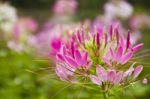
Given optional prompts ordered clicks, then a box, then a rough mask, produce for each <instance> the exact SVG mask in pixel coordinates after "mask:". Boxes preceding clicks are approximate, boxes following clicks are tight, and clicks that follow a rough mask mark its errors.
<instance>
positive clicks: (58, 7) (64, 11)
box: [53, 0, 77, 15]
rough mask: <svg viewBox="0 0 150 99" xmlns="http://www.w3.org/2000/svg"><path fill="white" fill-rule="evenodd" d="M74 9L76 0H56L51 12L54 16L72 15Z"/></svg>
mask: <svg viewBox="0 0 150 99" xmlns="http://www.w3.org/2000/svg"><path fill="white" fill-rule="evenodd" d="M76 9H77V1H76V0H57V1H56V3H55V5H54V7H53V11H54V13H55V14H56V15H70V14H71V15H72V14H74V13H75V11H76Z"/></svg>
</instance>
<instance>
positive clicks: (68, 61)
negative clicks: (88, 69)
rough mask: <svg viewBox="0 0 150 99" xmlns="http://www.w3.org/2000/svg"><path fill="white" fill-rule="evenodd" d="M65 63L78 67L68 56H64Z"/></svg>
mask: <svg viewBox="0 0 150 99" xmlns="http://www.w3.org/2000/svg"><path fill="white" fill-rule="evenodd" d="M65 61H66V62H67V63H68V64H69V65H71V66H74V67H78V64H77V63H76V62H75V60H74V59H73V58H71V57H69V56H65Z"/></svg>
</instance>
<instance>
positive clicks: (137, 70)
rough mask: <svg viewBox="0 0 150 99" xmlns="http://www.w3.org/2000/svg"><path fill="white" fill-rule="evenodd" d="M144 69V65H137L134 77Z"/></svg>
mask: <svg viewBox="0 0 150 99" xmlns="http://www.w3.org/2000/svg"><path fill="white" fill-rule="evenodd" d="M142 70H143V66H141V65H140V66H137V67H136V68H135V69H134V72H133V78H136V77H138V76H139V74H140V73H141V71H142Z"/></svg>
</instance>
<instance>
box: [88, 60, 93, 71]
mask: <svg viewBox="0 0 150 99" xmlns="http://www.w3.org/2000/svg"><path fill="white" fill-rule="evenodd" d="M91 66H92V62H91V61H89V62H87V70H89V69H90V68H91Z"/></svg>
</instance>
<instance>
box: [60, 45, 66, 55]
mask: <svg viewBox="0 0 150 99" xmlns="http://www.w3.org/2000/svg"><path fill="white" fill-rule="evenodd" d="M60 54H66V47H65V45H63V44H62V45H61V48H60Z"/></svg>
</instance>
